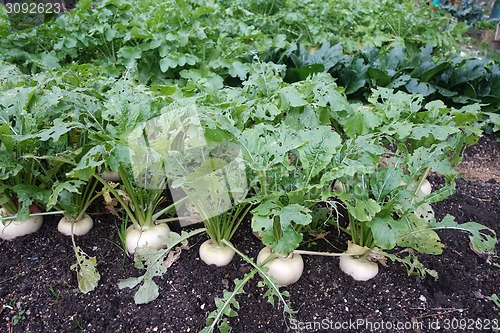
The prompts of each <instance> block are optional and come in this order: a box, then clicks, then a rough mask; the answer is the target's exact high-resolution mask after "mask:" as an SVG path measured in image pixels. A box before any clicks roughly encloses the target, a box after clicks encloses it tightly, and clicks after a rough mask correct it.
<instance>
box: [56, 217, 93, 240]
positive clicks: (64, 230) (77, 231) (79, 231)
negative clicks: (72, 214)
mask: <svg viewBox="0 0 500 333" xmlns="http://www.w3.org/2000/svg"><path fill="white" fill-rule="evenodd" d="M93 226H94V221H93V220H92V218H91V217H90V216H89V215H87V214H85V215H84V216H83V218H81V219H80V220H77V221H71V219H69V218H68V217H66V216H64V217H63V218H62V219H61V220H60V221H59V223H58V224H57V230H59V232H60V233H61V234H63V235H65V236H71V230H72V227H73V234H74V235H75V236H81V235H85V234H86V233H88V232H89V231H90V229H92V227H93Z"/></svg>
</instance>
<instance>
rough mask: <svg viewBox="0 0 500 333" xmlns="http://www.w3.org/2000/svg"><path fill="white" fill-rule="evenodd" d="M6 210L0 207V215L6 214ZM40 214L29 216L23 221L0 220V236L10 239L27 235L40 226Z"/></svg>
mask: <svg viewBox="0 0 500 333" xmlns="http://www.w3.org/2000/svg"><path fill="white" fill-rule="evenodd" d="M8 215H9V214H8V213H7V210H6V209H4V208H0V216H8ZM42 223H43V217H42V216H31V217H30V218H28V219H27V220H25V221H16V220H3V221H1V222H0V238H1V239H4V240H12V239H14V238H16V237H20V236H24V235H28V234H31V233H34V232H36V231H38V230H39V229H40V228H41V227H42Z"/></svg>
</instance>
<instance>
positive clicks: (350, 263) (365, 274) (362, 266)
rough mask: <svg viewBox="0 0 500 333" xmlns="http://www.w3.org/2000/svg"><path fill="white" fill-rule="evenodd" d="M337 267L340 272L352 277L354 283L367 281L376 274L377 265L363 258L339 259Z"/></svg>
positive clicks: (346, 257)
mask: <svg viewBox="0 0 500 333" xmlns="http://www.w3.org/2000/svg"><path fill="white" fill-rule="evenodd" d="M339 267H340V269H341V270H342V272H344V273H346V274H347V275H350V276H352V278H353V279H354V280H356V281H367V280H370V279H371V278H373V277H375V275H377V274H378V265H377V263H375V262H372V261H369V260H367V259H366V258H364V257H360V258H356V257H354V256H342V257H340V262H339Z"/></svg>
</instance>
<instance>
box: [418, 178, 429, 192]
mask: <svg viewBox="0 0 500 333" xmlns="http://www.w3.org/2000/svg"><path fill="white" fill-rule="evenodd" d="M420 191H421V192H422V193H423V194H424V195H429V194H431V192H432V186H431V183H430V182H429V181H428V180H427V179H426V180H424V182H423V183H422V186H420Z"/></svg>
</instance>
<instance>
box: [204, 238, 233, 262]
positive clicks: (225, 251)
mask: <svg viewBox="0 0 500 333" xmlns="http://www.w3.org/2000/svg"><path fill="white" fill-rule="evenodd" d="M199 254H200V259H201V260H203V262H204V263H205V264H207V265H216V266H219V267H220V266H226V265H227V264H229V263H230V262H231V260H232V259H233V257H234V251H233V250H232V249H231V248H230V247H228V246H225V245H217V244H215V243H214V242H212V240H211V239H208V240H206V241H205V242H203V244H201V246H200V250H199Z"/></svg>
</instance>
